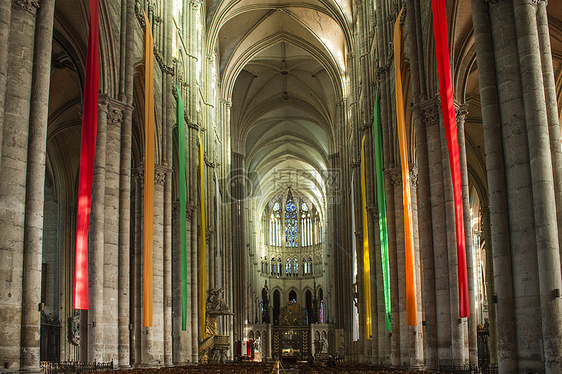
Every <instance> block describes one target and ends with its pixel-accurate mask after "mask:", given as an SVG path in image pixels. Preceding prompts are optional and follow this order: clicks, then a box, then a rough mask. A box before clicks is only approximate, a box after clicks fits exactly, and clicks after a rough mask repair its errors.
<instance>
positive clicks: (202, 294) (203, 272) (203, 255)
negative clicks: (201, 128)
mask: <svg viewBox="0 0 562 374" xmlns="http://www.w3.org/2000/svg"><path fill="white" fill-rule="evenodd" d="M197 138H198V139H199V183H200V190H199V210H200V215H199V217H201V229H200V233H201V237H200V239H199V240H200V246H201V248H200V251H199V269H200V273H199V323H200V324H201V336H200V337H201V339H205V315H206V313H205V309H206V308H205V307H206V305H207V242H206V235H205V157H204V153H203V143H202V142H201V136H199V134H197Z"/></svg>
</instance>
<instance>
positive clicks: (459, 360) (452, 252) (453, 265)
mask: <svg viewBox="0 0 562 374" xmlns="http://www.w3.org/2000/svg"><path fill="white" fill-rule="evenodd" d="M439 133H440V144H441V157H442V158H441V165H442V169H441V172H442V173H443V187H442V188H443V200H442V202H443V204H444V209H445V227H446V244H447V249H446V254H447V264H448V278H449V280H448V289H449V290H448V293H449V313H450V316H449V317H450V325H449V326H450V327H449V328H450V334H451V357H452V360H453V362H452V363H453V365H455V366H459V365H465V364H466V355H465V353H466V352H465V349H464V348H465V344H464V343H465V339H464V326H463V320H462V319H461V318H460V317H459V288H458V274H459V270H458V257H457V240H456V230H455V202H454V194H453V178H452V175H451V166H450V162H449V152H448V147H447V139H446V135H445V126H444V125H443V121H442V119H441V121H440V124H439Z"/></svg>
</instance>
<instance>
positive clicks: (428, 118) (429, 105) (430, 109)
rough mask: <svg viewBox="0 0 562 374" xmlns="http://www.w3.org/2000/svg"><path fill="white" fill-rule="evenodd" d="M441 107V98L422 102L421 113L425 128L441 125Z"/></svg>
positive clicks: (437, 97)
mask: <svg viewBox="0 0 562 374" xmlns="http://www.w3.org/2000/svg"><path fill="white" fill-rule="evenodd" d="M440 107H441V100H439V96H436V97H434V98H433V99H429V100H425V101H422V102H420V111H421V115H422V117H423V120H422V121H423V124H424V125H425V127H430V126H434V125H438V124H439V109H440Z"/></svg>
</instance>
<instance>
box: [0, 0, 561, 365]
mask: <svg viewBox="0 0 562 374" xmlns="http://www.w3.org/2000/svg"><path fill="white" fill-rule="evenodd" d="M446 5H447V25H448V35H449V48H450V57H451V69H452V80H453V94H454V98H455V101H456V114H457V127H458V140H459V151H460V164H461V176H462V190H463V209H464V228H465V241H466V253H467V259H468V261H467V271H468V283H469V284H468V288H469V300H470V317H468V318H459V306H458V305H459V291H458V288H457V272H458V270H457V252H456V248H457V246H456V237H455V214H454V203H453V192H452V191H453V190H452V179H451V172H450V167H449V154H448V152H447V142H446V135H445V130H444V126H443V119H442V114H441V110H440V108H441V107H440V105H441V104H440V98H439V83H438V75H437V63H436V57H435V41H434V33H433V27H432V21H431V19H432V16H431V14H432V13H431V2H430V1H429V0H423V1H416V0H365V1H351V0H283V1H281V0H273V1H265V0H122V1H109V0H101V1H100V10H99V20H100V27H99V33H100V35H99V44H100V52H99V53H100V59H99V61H100V86H99V93H100V96H99V117H98V127H97V143H96V157H95V164H94V172H93V191H92V204H91V216H90V224H89V239H88V250H89V261H88V263H89V265H88V266H89V268H88V269H89V295H90V296H89V297H90V307H89V310H82V311H78V310H74V309H73V292H72V291H73V281H74V279H73V278H74V253H75V242H76V216H77V208H78V202H77V200H78V198H77V196H78V169H79V164H80V141H81V140H80V139H81V123H82V100H83V92H84V84H85V72H86V51H87V43H88V24H89V23H88V22H89V21H88V20H89V16H90V8H89V1H86V0H38V1H33V0H0V278H1V282H0V371H3V372H16V371H36V370H38V369H39V365H40V361H84V362H93V361H97V362H108V361H113V362H114V364H115V365H117V366H118V367H120V368H128V367H157V366H173V365H184V364H186V363H198V362H203V361H207V360H208V361H220V360H233V359H235V358H237V357H240V356H246V355H248V356H250V357H251V358H253V359H255V360H271V359H274V358H275V357H282V358H283V359H285V360H302V359H306V357H308V355H310V354H312V355H315V356H316V357H320V358H325V357H327V356H328V355H334V356H339V357H340V358H342V359H343V360H345V361H349V362H359V363H372V364H377V365H381V364H382V365H387V366H394V367H415V368H427V369H437V368H439V367H442V366H460V365H467V364H471V365H480V366H483V365H487V364H497V365H498V367H499V372H501V373H523V372H527V370H528V369H531V370H534V371H536V372H538V373H552V374H555V373H561V372H562V299H561V297H560V290H561V289H562V281H561V277H562V274H561V249H562V247H561V240H562V149H561V140H560V138H561V136H560V115H561V114H560V109H559V108H560V107H561V106H560V105H559V102H560V101H561V100H562V2H560V1H554V0H551V1H550V2H548V1H546V0H512V1H508V0H471V1H460V0H450V1H447V2H446ZM402 8H404V11H403V16H402V18H401V19H400V20H399V25H400V26H397V27H401V28H402V33H403V56H404V58H403V60H401V61H395V60H394V57H393V56H394V54H393V48H394V47H395V46H394V44H393V33H394V27H395V21H396V18H397V15H398V13H399V11H400V9H402ZM143 11H144V12H146V14H147V15H148V22H146V21H145V19H144V17H143ZM147 27H149V28H150V29H151V30H152V34H153V36H154V60H155V63H154V99H155V104H154V105H155V108H154V109H155V119H156V120H155V130H154V131H155V139H156V142H155V143H156V148H155V152H154V155H153V156H154V158H155V185H154V214H153V257H152V259H153V282H152V292H153V295H154V297H153V301H152V313H153V326H152V327H144V326H143V313H145V312H144V309H143V306H144V305H143V288H144V287H145V284H144V281H143V261H144V260H143V240H144V239H143V233H144V231H143V230H144V229H143V227H144V226H143V222H144V221H143V218H144V212H145V206H144V203H143V196H144V183H143V180H144V177H145V175H144V168H143V165H144V160H145V159H146V157H145V156H146V154H145V145H144V144H145V136H146V134H145V130H144V129H145V126H144V124H145V114H144V113H145V88H146V87H145V81H144V69H145V64H144V62H145V56H144V49H143V46H144V42H145V40H144V30H145V28H147ZM396 64H398V66H396ZM395 68H397V69H399V70H400V71H401V73H402V74H401V76H402V85H403V87H404V91H403V100H404V103H405V105H404V107H405V113H404V115H405V119H406V133H407V136H406V139H407V149H408V151H409V160H408V162H409V169H410V179H409V180H410V185H409V186H407V187H408V188H409V189H410V191H411V198H412V211H413V214H412V217H413V243H414V248H413V249H414V264H415V266H414V268H415V277H414V282H415V285H416V294H415V298H416V300H417V311H416V313H417V317H418V318H417V320H418V321H417V324H416V325H408V324H407V321H406V295H405V287H406V280H405V279H406V274H405V254H404V253H405V251H404V247H405V236H404V233H405V229H404V211H403V205H402V194H403V192H402V191H403V186H402V175H401V167H400V166H401V165H400V156H399V145H398V133H397V125H396V122H397V121H396V117H397V115H396V105H395V101H396V97H395V75H394V71H395ZM176 87H178V88H179V91H180V92H181V94H182V97H183V101H184V103H185V111H184V113H183V114H184V115H183V117H184V118H182V119H180V121H184V125H185V139H184V140H185V160H184V161H185V168H186V185H187V189H186V196H185V198H186V201H187V203H186V216H187V228H186V243H187V276H186V277H185V282H184V281H182V274H181V261H180V258H181V253H180V252H181V251H180V248H181V245H180V241H181V239H180V238H181V235H180V220H181V216H182V215H181V214H180V187H179V185H180V173H179V165H180V162H179V155H180V153H179V151H178V139H177V135H175V134H176V132H175V128H176V127H177V124H178V120H177V116H176V108H177V91H176ZM377 92H378V94H379V96H380V109H381V111H380V112H381V128H382V153H383V167H382V169H381V170H376V166H375V158H374V155H375V151H376V149H375V147H374V145H373V143H374V141H373V137H374V134H373V129H374V126H373V108H374V105H375V96H376V93H377ZM198 136H200V137H201V140H202V143H201V147H202V148H203V151H204V158H203V161H204V162H203V163H202V165H200V161H199V156H198V154H199V145H198ZM362 139H365V170H366V172H365V174H364V175H365V177H366V182H365V184H366V193H365V196H366V199H365V201H363V198H362V188H361V185H362V183H361V169H362V168H361V167H360V166H361V143H362ZM199 167H202V168H203V169H204V178H203V179H204V188H202V189H201V188H200V187H199V186H200V185H201V184H200V182H201V181H200V180H199V174H198V168H199ZM376 172H381V173H383V175H384V187H385V197H386V219H387V228H388V249H389V264H390V266H389V277H390V295H391V298H390V305H391V310H392V312H391V316H390V320H391V330H390V331H386V328H385V298H384V296H385V290H384V282H383V271H382V269H383V267H382V260H381V250H380V249H381V245H380V235H379V234H380V231H379V218H380V217H379V208H378V200H377V198H376V193H375V192H376V190H377V185H376V179H375V175H376ZM201 198H203V199H204V201H205V212H204V213H205V214H204V217H205V222H203V225H204V226H205V227H204V228H205V232H206V235H205V237H203V238H202V237H201V235H200V233H201V231H202V230H201V229H202V227H201V219H200V217H201V213H202V212H201V210H200V207H201V204H200V201H201ZM363 204H364V205H365V206H366V211H367V214H366V219H365V220H363V207H362V206H363ZM364 222H365V223H366V225H367V226H366V227H363V226H364V224H365V223H364ZM363 233H368V234H367V235H368V243H369V246H368V247H367V248H368V251H369V258H370V279H369V278H365V277H363V276H361V275H362V274H363V271H364V268H365V265H367V264H366V263H364V258H365V257H364V253H363V248H364V245H363V243H364V239H366V238H364V237H363V235H364V234H363ZM202 241H203V243H205V244H206V248H207V249H206V252H207V256H206V258H205V259H203V260H202V257H201V256H200V254H201V253H200V252H201V248H202V244H203V243H202ZM203 277H206V278H205V279H206V289H205V295H207V296H202V294H201V293H200V292H199V289H200V288H201V287H200V286H201V285H202V284H205V283H204V282H203ZM365 279H368V281H369V282H370V289H371V298H370V300H371V305H370V308H367V306H366V305H365V300H367V299H366V296H365V295H366V292H365V290H366V287H365V286H366V283H365ZM182 283H183V284H182ZM182 286H185V287H186V288H187V293H186V295H187V296H186V297H187V300H186V301H187V303H186V304H187V309H186V324H187V328H186V330H185V331H183V330H182V328H181V322H182V304H183V303H182V300H183V299H182ZM202 297H208V300H207V309H206V310H207V313H206V317H205V321H202V320H201V319H203V318H202V317H201V314H200V311H201V310H202V309H203V308H202V305H204V304H203V303H201V298H202ZM369 309H370V315H369V316H366V311H367V310H369ZM367 317H369V318H367ZM367 320H371V321H372V336H371V333H370V332H368V331H367V328H366V326H367ZM202 324H206V329H205V325H204V326H203V329H204V330H206V331H205V333H203V332H202V328H201V325H202Z"/></svg>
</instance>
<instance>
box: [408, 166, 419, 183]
mask: <svg viewBox="0 0 562 374" xmlns="http://www.w3.org/2000/svg"><path fill="white" fill-rule="evenodd" d="M410 185H412V186H417V185H418V168H417V167H416V166H412V165H410Z"/></svg>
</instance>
